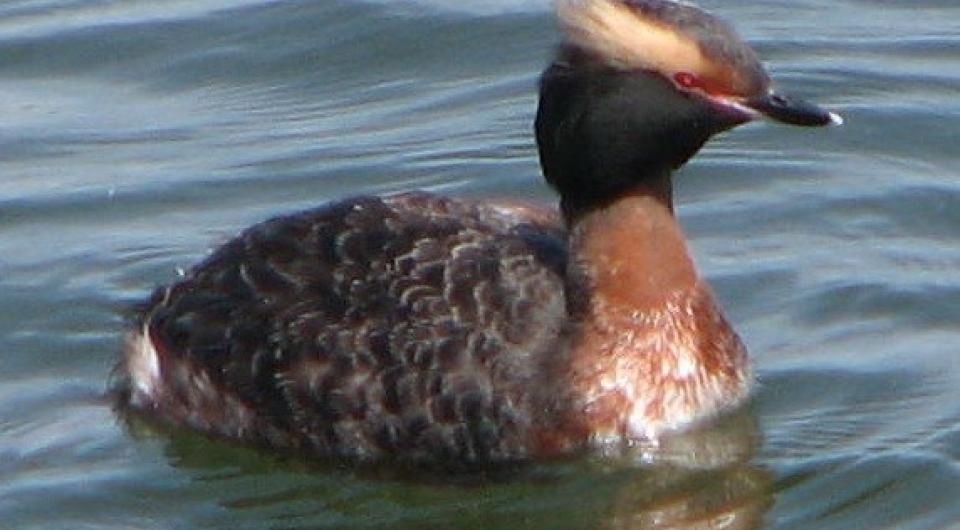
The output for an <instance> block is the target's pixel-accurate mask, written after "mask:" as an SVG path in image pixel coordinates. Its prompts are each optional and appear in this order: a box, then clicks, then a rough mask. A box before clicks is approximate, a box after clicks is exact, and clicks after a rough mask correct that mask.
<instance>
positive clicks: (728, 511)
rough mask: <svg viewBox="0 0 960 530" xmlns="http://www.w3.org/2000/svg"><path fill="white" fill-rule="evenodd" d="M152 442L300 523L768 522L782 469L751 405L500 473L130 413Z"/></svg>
mask: <svg viewBox="0 0 960 530" xmlns="http://www.w3.org/2000/svg"><path fill="white" fill-rule="evenodd" d="M127 418H128V419H129V420H130V421H129V424H128V428H129V429H130V432H131V433H132V434H133V435H134V436H135V437H136V438H137V439H138V440H139V441H140V442H141V443H146V442H149V441H150V440H156V441H160V442H161V443H162V444H163V447H164V450H163V452H164V454H165V456H166V458H167V459H168V461H169V462H170V463H171V465H173V466H174V467H175V468H177V469H180V470H182V471H184V472H185V473H187V474H188V475H189V476H190V477H192V481H191V484H190V485H189V487H188V489H189V490H190V495H191V496H199V497H201V498H203V497H208V498H209V500H210V501H212V502H215V503H216V504H217V505H219V506H221V507H222V508H224V509H225V512H224V513H223V514H221V515H222V517H223V518H224V519H227V518H229V517H231V515H230V514H232V516H237V517H240V519H241V520H246V519H248V518H251V517H252V516H253V515H256V517H255V519H256V520H261V521H262V520H271V521H274V522H275V523H281V524H284V525H285V526H288V527H292V528H366V527H375V526H377V525H378V524H382V523H384V522H386V521H389V523H390V524H389V525H390V527H391V528H431V527H433V526H436V527H438V528H439V527H446V526H445V525H449V524H450V523H449V522H450V520H451V516H454V517H453V518H454V519H455V520H456V521H457V524H458V525H459V526H461V527H463V528H473V527H477V528H493V527H504V528H506V527H509V528H530V529H539V528H543V529H546V528H610V529H639V528H663V529H667V528H671V529H684V528H686V529H721V528H724V529H730V528H733V529H751V528H758V527H759V526H760V523H761V521H762V520H763V515H764V513H765V512H766V511H767V510H768V509H769V508H770V507H771V506H772V504H773V487H774V479H773V474H772V473H771V472H770V471H769V470H765V469H763V468H762V467H761V466H758V465H756V464H754V463H752V462H751V459H752V457H753V455H754V450H755V448H756V447H757V444H758V442H759V437H758V436H759V435H758V431H757V429H756V424H755V422H754V421H753V418H752V417H751V415H750V414H749V413H740V414H737V415H733V416H730V417H727V418H724V419H723V420H722V421H721V422H719V423H718V424H717V425H714V426H711V427H709V428H703V429H698V430H696V431H692V432H689V433H684V434H678V435H676V436H674V437H671V438H668V439H666V440H665V441H664V443H663V444H662V445H661V446H660V447H656V448H654V447H649V446H647V447H632V448H624V449H623V450H622V451H621V452H620V453H618V454H617V455H607V456H605V457H591V458H578V459H571V460H568V461H566V462H555V463H551V464H530V465H527V466H524V467H519V468H516V469H512V470H499V471H497V472H495V473H494V474H489V473H485V474H479V475H467V476H463V475H443V474H437V473H430V472H424V471H423V470H410V469H406V470H404V469H398V468H397V467H395V466H383V467H367V468H361V469H356V468H353V467H351V466H345V467H338V466H337V465H336V464H335V463H330V462H317V461H304V460H300V459H298V458H297V457H294V456H282V455H276V454H272V455H271V454H266V453H263V452H260V451H257V450H254V449H249V448H244V447H239V446H236V445H233V444H227V443H220V442H216V441H212V440H210V439H207V438H204V437H200V436H197V435H196V434H195V433H191V432H188V431H186V430H182V429H178V428H171V427H167V426H156V425H153V424H150V423H147V422H145V421H144V420H141V419H139V418H138V417H137V416H128V417H127Z"/></svg>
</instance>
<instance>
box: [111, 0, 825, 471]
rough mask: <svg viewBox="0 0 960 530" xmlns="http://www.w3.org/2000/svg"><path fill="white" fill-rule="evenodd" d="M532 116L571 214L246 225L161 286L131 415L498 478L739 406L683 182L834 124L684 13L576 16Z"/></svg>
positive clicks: (567, 24) (742, 368)
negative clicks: (766, 131) (684, 226)
mask: <svg viewBox="0 0 960 530" xmlns="http://www.w3.org/2000/svg"><path fill="white" fill-rule="evenodd" d="M558 14H559V18H560V21H561V26H562V28H563V29H564V32H565V34H566V39H565V41H564V42H563V43H562V45H561V46H560V47H559V50H558V52H557V57H556V59H555V60H554V62H553V63H552V64H551V65H550V66H549V67H548V68H547V70H546V71H545V72H544V74H543V76H542V79H541V85H540V104H539V109H538V112H537V117H536V139H537V146H538V148H539V154H540V162H541V165H542V168H543V174H544V176H545V178H546V180H547V182H549V183H550V185H551V186H552V187H553V188H554V189H555V190H556V191H557V192H558V193H559V195H560V213H554V212H551V211H547V210H537V209H535V208H517V207H511V206H505V205H496V204H483V203H478V202H472V201H467V200H457V199H450V198H445V197H440V196H436V195H431V194H427V193H408V194H402V195H394V196H388V197H357V198H351V199H346V200H342V201H338V202H334V203H331V204H328V205H325V206H322V207H320V208H317V209H314V210H310V211H306V212H301V213H297V214H293V215H289V216H284V217H278V218H275V219H271V220H269V221H266V222H263V223H261V224H258V225H256V226H253V227H252V228H249V229H247V230H246V231H244V232H243V233H241V234H240V235H239V236H238V237H236V238H235V239H233V240H232V241H230V242H228V243H227V244H226V245H224V246H223V247H221V248H219V249H218V250H217V251H216V252H215V253H213V254H212V255H211V256H210V257H209V258H207V259H206V260H204V261H203V262H202V263H200V264H199V265H198V266H197V267H196V268H194V269H193V270H192V271H190V272H189V274H187V276H186V277H185V278H184V279H183V280H181V281H180V282H178V283H176V284H174V285H172V286H170V287H165V288H161V289H158V290H157V291H156V292H155V293H154V294H153V296H152V298H151V299H150V300H149V302H148V303H147V305H146V306H145V309H144V310H143V312H142V315H141V316H140V319H139V323H138V325H137V327H136V329H135V330H134V331H133V332H132V333H131V334H130V336H129V338H128V343H127V347H126V350H125V354H124V356H123V359H122V360H121V362H120V364H119V365H118V373H120V374H121V378H120V379H121V381H120V385H119V389H120V396H121V397H120V399H121V403H122V404H123V405H125V406H128V407H130V408H133V409H137V410H141V411H143V412H145V413H148V414H150V415H152V416H154V417H157V418H159V419H162V420H164V421H167V422H170V423H175V424H184V425H187V426H190V427H192V428H194V429H197V430H200V431H203V432H206V433H209V434H213V435H217V436H222V437H227V438H233V439H240V440H244V441H248V442H253V443H257V444H261V445H266V446H270V447H274V448H278V449H284V450H293V451H299V452H303V453H307V454H311V455H317V456H321V457H327V458H346V459H350V460H354V461H371V460H380V459H395V460H402V461H408V462H426V463H440V464H451V465H456V466H483V465H487V464H495V463H502V462H511V461H517V460H526V459H532V458H543V457H549V456H554V455H561V454H566V453H570V452H574V451H577V450H583V449H590V448H600V447H609V446H610V445H611V444H613V445H617V444H629V443H631V442H637V441H656V440H657V439H658V438H659V437H661V436H662V435H663V434H664V433H667V432H670V431H673V430H677V429H681V428H683V427H686V426H689V425H691V424H694V423H696V422H699V421H702V420H704V419H709V418H711V417H714V416H716V415H717V414H719V413H721V412H723V411H726V410H729V409H732V408H734V407H736V406H737V405H738V404H740V403H742V402H743V401H744V399H745V398H746V396H747V394H748V392H749V390H750V386H751V379H752V377H751V370H750V365H749V362H748V360H747V356H746V352H745V350H744V347H743V345H742V343H741V341H740V339H739V338H738V337H737V335H736V333H734V331H733V330H732V329H731V327H730V326H729V325H728V323H727V321H726V320H725V319H724V317H723V315H722V313H721V311H720V308H719V307H718V305H717V302H716V301H715V299H714V296H713V294H712V292H711V290H710V288H709V287H708V286H707V285H706V283H704V281H703V280H701V279H700V277H699V276H698V275H697V272H696V270H695V268H694V264H693V262H692V260H691V258H690V255H689V252H688V250H687V245H686V243H685V241H684V237H683V234H682V232H681V229H680V226H679V225H678V223H677V221H676V220H675V218H674V214H673V204H672V192H671V173H672V172H673V171H674V170H675V169H676V168H678V167H679V166H681V165H682V164H683V163H684V162H686V161H687V159H689V158H690V157H691V156H692V155H693V154H695V153H696V152H697V151H698V150H699V149H700V147H701V146H702V145H703V144H704V142H706V141H707V139H709V138H710V137H711V136H712V135H714V134H716V133H718V132H721V131H724V130H727V129H730V128H732V127H734V126H736V125H739V124H742V123H745V122H748V121H751V120H754V119H756V118H759V117H761V116H766V117H768V118H771V119H773V120H777V121H781V122H785V123H791V124H798V125H827V124H830V123H839V122H840V119H839V117H838V116H836V115H835V114H832V113H829V112H826V111H824V110H821V109H819V108H818V107H815V106H813V105H810V104H807V103H804V102H802V101H799V100H796V99H789V98H785V97H783V96H780V95H778V94H776V93H775V92H774V91H773V90H772V89H771V81H770V79H769V77H768V76H767V74H766V73H765V72H764V70H763V67H762V66H761V64H760V62H759V61H758V59H757V58H756V56H755V54H754V52H753V51H752V50H751V49H750V48H749V47H747V46H746V45H745V44H744V43H743V42H742V41H741V40H740V39H739V38H738V37H737V36H736V35H735V33H734V32H733V30H731V29H730V28H729V27H728V26H727V25H726V24H725V23H723V22H721V21H719V20H718V19H716V18H714V17H713V16H711V15H709V14H707V13H705V12H704V11H702V10H700V9H699V8H697V7H695V6H693V5H691V4H688V3H686V2H683V3H681V2H674V1H669V0H561V1H560V2H559V4H558Z"/></svg>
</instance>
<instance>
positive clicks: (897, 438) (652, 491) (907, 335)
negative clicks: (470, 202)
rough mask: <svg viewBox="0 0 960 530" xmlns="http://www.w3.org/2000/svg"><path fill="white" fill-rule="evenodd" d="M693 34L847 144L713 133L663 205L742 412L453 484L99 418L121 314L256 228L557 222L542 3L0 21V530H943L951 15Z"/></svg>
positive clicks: (953, 273)
mask: <svg viewBox="0 0 960 530" xmlns="http://www.w3.org/2000/svg"><path fill="white" fill-rule="evenodd" d="M701 3H702V4H704V5H705V6H707V7H709V8H712V9H713V10H714V11H716V12H718V13H721V14H722V15H723V16H724V17H725V18H727V19H728V20H731V21H732V22H734V24H735V25H736V26H737V27H738V28H739V29H740V30H741V32H742V33H743V34H744V35H745V36H746V37H747V38H748V39H749V40H751V41H752V42H753V43H755V44H756V45H757V48H758V49H759V51H760V53H761V55H762V56H763V57H764V59H765V60H766V61H767V63H768V66H769V67H770V69H771V71H772V72H773V74H774V77H776V78H777V79H778V80H779V81H780V83H781V85H782V88H783V89H784V91H788V89H789V92H791V93H797V94H798V95H801V96H806V97H808V98H809V99H811V100H814V101H818V102H821V103H823V104H824V105H826V106H827V107H829V108H831V109H832V110H837V111H839V112H841V113H842V114H843V115H844V117H845V118H847V124H846V125H845V126H843V127H839V128H834V129H831V130H829V131H817V132H815V133H813V132H810V131H803V130H797V129H791V128H776V127H772V126H768V125H765V124H755V125H751V126H748V127H745V128H742V129H739V130H737V131H735V132H733V133H731V134H727V135H724V136H723V137H721V138H720V139H718V140H717V141H715V142H712V143H711V144H710V145H708V146H707V148H706V150H705V151H704V152H703V153H702V155H701V156H699V157H698V158H697V159H696V160H695V162H694V163H693V164H691V165H690V166H688V167H687V168H685V169H684V170H683V171H682V174H681V175H680V176H679V178H678V180H677V182H676V185H677V198H678V201H679V208H678V213H679V217H680V220H681V222H682V223H683V224H684V226H685V228H686V230H687V232H688V234H689V236H690V238H691V245H692V247H693V249H694V252H695V254H696V258H697V261H698V264H699V266H700V268H701V269H702V270H703V271H704V272H705V274H706V275H707V277H708V279H709V280H710V281H711V283H712V284H713V285H714V287H715V289H716V291H717V294H718V297H719V298H720V299H721V301H722V302H723V305H724V307H725V308H726V310H727V313H728V316H729V317H730V319H731V320H732V321H733V322H735V325H736V328H737V330H738V331H739V332H740V333H741V335H742V336H743V338H744V340H745V342H746V343H747V345H748V346H749V349H750V351H751V353H752V355H753V356H754V358H755V360H756V362H757V371H758V373H759V377H760V386H759V388H758V391H757V393H756V395H755V397H754V399H753V401H752V403H751V406H750V408H749V410H748V411H746V413H745V415H743V416H738V417H734V418H730V419H728V420H727V421H724V422H722V423H721V424H719V425H718V426H716V427H713V428H710V429H705V430H704V431H699V432H698V433H696V434H695V435H691V436H685V437H679V438H676V439H674V440H671V441H669V442H667V443H665V444H664V445H663V446H661V447H659V448H651V447H637V448H632V449H631V451H633V453H632V454H630V451H627V452H626V454H623V455H611V456H609V457H607V458H604V459H599V458H581V459H573V460H571V461H565V462H555V463H550V464H543V465H535V466H531V467H529V468H526V469H523V470H520V471H519V472H518V474H517V475H516V476H513V477H509V478H508V477H488V479H487V480H482V481H479V482H474V483H461V481H456V480H452V479H447V478H429V477H422V476H412V477H411V476H408V475H404V476H397V475H396V474H395V473H393V472H390V471H378V472H376V473H371V472H364V471H359V470H352V469H341V468H339V467H337V466H336V465H323V464H317V463H314V462H301V461H298V460H296V459H295V458H288V457H280V456H276V455H270V454H265V453H263V452H259V451H255V450H250V449H247V448H242V447H236V446H232V445H229V444H224V443H219V442H215V441H211V440H207V439H205V438H203V437H201V436H198V435H196V434H194V433H187V432H182V431H168V430H160V431H154V430H152V429H149V428H142V427H140V426H134V427H132V428H129V429H128V428H126V423H125V422H121V421H118V419H117V418H116V416H115V415H114V413H113V411H112V408H111V405H110V403H109V401H108V400H106V399H104V398H103V393H104V388H105V386H106V378H107V374H108V372H109V370H110V367H111V366H112V365H113V363H114V362H115V357H116V355H117V354H118V352H119V350H120V347H121V343H122V338H121V336H122V332H123V330H124V328H125V323H124V314H125V312H126V310H127V309H126V308H127V307H129V305H130V304H132V303H134V302H136V301H139V300H141V299H142V298H143V297H145V296H146V295H147V293H149V292H150V291H151V290H152V288H153V287H154V286H156V285H159V284H166V283H169V282H170V281H172V280H174V279H175V278H176V277H177V271H178V269H182V268H185V267H189V266H190V265H191V264H193V263H195V262H196V261H197V260H199V259H201V258H202V257H203V256H204V255H205V254H206V253H207V252H208V250H209V249H210V248H211V247H213V246H215V245H216V244H218V243H220V242H223V241H224V240H226V239H227V238H229V237H230V236H231V235H232V234H235V233H236V232H237V231H238V230H239V229H241V228H242V227H244V226H246V225H249V224H251V223H253V222H255V221H259V220H262V219H264V218H266V217H268V216H271V215H274V214H278V213H281V212H289V211H292V210H296V209H299V208H305V207H309V206H314V205H316V204H317V203H320V202H322V201H325V200H328V199H330V198H333V197H339V196H344V195H352V194H358V193H371V192H373V193H381V192H389V191H398V190H402V189H408V188H412V187H427V188H431V189H435V190H440V191H443V192H446V193H451V194H455V195H468V196H473V197H488V196H510V197H515V198H521V199H534V200H546V201H550V200H552V196H551V195H550V193H549V192H548V191H547V190H546V188H545V186H543V184H542V183H541V182H540V176H539V171H538V169H537V165H536V154H535V151H534V149H533V142H532V135H531V125H530V123H531V120H532V116H533V109H534V105H535V87H536V78H537V74H538V72H539V69H540V68H541V67H542V66H543V64H544V61H545V60H546V58H547V56H548V55H549V53H550V47H551V46H552V45H553V43H555V42H556V35H555V32H554V29H553V27H554V24H553V21H552V18H551V16H550V15H549V13H548V4H549V2H546V1H544V0H496V1H487V0H463V1H462V2H458V3H457V5H456V6H453V7H451V6H452V4H450V3H449V2H447V3H444V2H439V1H434V0H398V1H381V0H371V1H359V0H357V1H353V0H325V1H323V2H313V1H309V0H281V1H271V2H265V1H258V0H194V1H191V2H183V1H174V2H165V3H163V5H162V7H160V5H159V4H157V3H150V2H144V1H142V0H134V1H130V2H123V3H117V2H108V1H101V0H91V1H87V2H69V1H63V0H24V1H19V2H7V3H3V4H0V108H2V109H3V116H4V120H3V125H2V126H0V175H2V178H0V367H2V368H0V527H3V528H17V529H33V528H36V529H40V528H42V529H50V528H54V529H56V528H63V529H71V530H72V529H74V528H77V527H87V528H198V527H230V528H251V529H252V528H256V529H261V528H265V527H267V528H351V529H354V528H378V529H379V528H417V529H423V528H443V529H450V528H531V529H533V528H550V529H558V528H571V529H572V528H577V529H581V528H641V527H642V528H650V527H653V528H676V527H681V528H682V527H687V528H791V529H792V528H826V529H833V528H836V529H848V528H881V527H882V528H889V527H897V528H911V529H923V528H949V527H956V526H957V525H958V524H960V503H957V502H956V499H957V498H960V369H958V367H957V363H956V359H957V356H958V352H957V344H960V327H958V322H960V313H958V309H957V308H960V276H958V275H957V270H960V242H958V239H957V234H960V216H958V214H957V212H958V211H960V209H958V208H957V206H958V205H960V179H958V175H957V173H958V167H960V166H958V164H957V155H956V143H957V142H956V138H957V135H958V127H957V120H956V119H955V118H956V117H957V116H960V99H958V98H957V97H956V94H957V93H958V89H960V56H958V55H957V53H956V35H958V34H960V4H957V2H955V1H954V0H909V1H908V0H829V1H828V0H791V1H780V0H771V1H767V2H752V3H742V2H740V3H737V2H721V1H720V0H702V2H701ZM738 418H739V419H738ZM754 422H755V423H756V425H757V426H758V427H757V428H756V429H754V428H753V427H749V426H748V425H749V424H751V423H754ZM708 433H709V435H708ZM54 507H55V509H54Z"/></svg>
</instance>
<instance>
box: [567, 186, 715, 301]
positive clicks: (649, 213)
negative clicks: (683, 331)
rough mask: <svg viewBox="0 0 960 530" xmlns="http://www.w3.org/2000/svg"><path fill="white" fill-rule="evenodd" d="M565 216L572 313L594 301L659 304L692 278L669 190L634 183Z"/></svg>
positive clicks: (694, 274) (694, 279)
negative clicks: (600, 202)
mask: <svg viewBox="0 0 960 530" xmlns="http://www.w3.org/2000/svg"><path fill="white" fill-rule="evenodd" d="M570 222H571V224H572V226H571V238H570V256H571V270H570V273H571V274H570V276H571V281H572V282H574V283H577V284H578V286H577V288H576V289H573V291H574V292H577V293H579V294H578V295H577V296H578V297H579V300H573V301H572V302H573V304H574V305H575V306H579V310H576V311H575V313H580V314H582V312H583V311H584V310H587V309H588V307H589V306H596V305H597V304H598V303H601V304H603V305H605V306H607V307H611V306H612V307H614V308H622V309H624V310H629V311H644V310H648V309H652V308H659V307H660V306H662V305H663V302H664V300H665V296H667V295H669V294H670V293H672V292H676V291H678V290H687V289H690V288H692V287H693V286H694V285H695V284H696V283H697V278H698V277H697V272H696V268H695V267H694V264H693V260H692V259H691V258H690V254H689V251H688V250H687V244H686V241H685V238H684V235H683V230H682V229H681V228H680V225H679V224H678V223H677V220H676V219H675V218H674V215H673V209H672V205H671V204H670V197H669V194H667V195H664V194H662V193H658V192H656V191H651V190H648V189H645V188H639V189H637V190H634V191H633V192H631V193H629V194H627V195H625V196H623V197H620V198H619V199H617V200H615V201H613V202H611V203H609V204H606V205H604V206H601V207H597V208H595V209H593V210H590V211H587V212H584V213H582V214H580V215H579V216H578V217H575V218H574V219H571V220H570Z"/></svg>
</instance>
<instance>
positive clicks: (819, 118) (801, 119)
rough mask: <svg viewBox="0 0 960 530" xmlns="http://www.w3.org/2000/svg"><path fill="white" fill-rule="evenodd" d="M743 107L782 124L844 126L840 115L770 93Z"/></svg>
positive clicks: (753, 98)
mask: <svg viewBox="0 0 960 530" xmlns="http://www.w3.org/2000/svg"><path fill="white" fill-rule="evenodd" d="M741 104H742V105H744V106H746V107H748V108H750V109H752V110H755V111H757V112H759V113H760V114H762V115H764V116H766V117H768V118H770V119H772V120H775V121H779V122H782V123H788V124H790V125H802V126H804V127H822V126H824V125H842V124H843V118H841V117H840V115H839V114H835V113H833V112H830V111H827V110H824V109H822V108H820V107H818V106H816V105H814V104H813V103H807V102H806V101H803V100H802V99H798V98H793V97H789V96H784V95H782V94H777V93H776V92H772V91H771V92H768V93H766V94H764V95H762V96H754V97H752V98H749V99H746V100H743V101H742V103H741Z"/></svg>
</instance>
